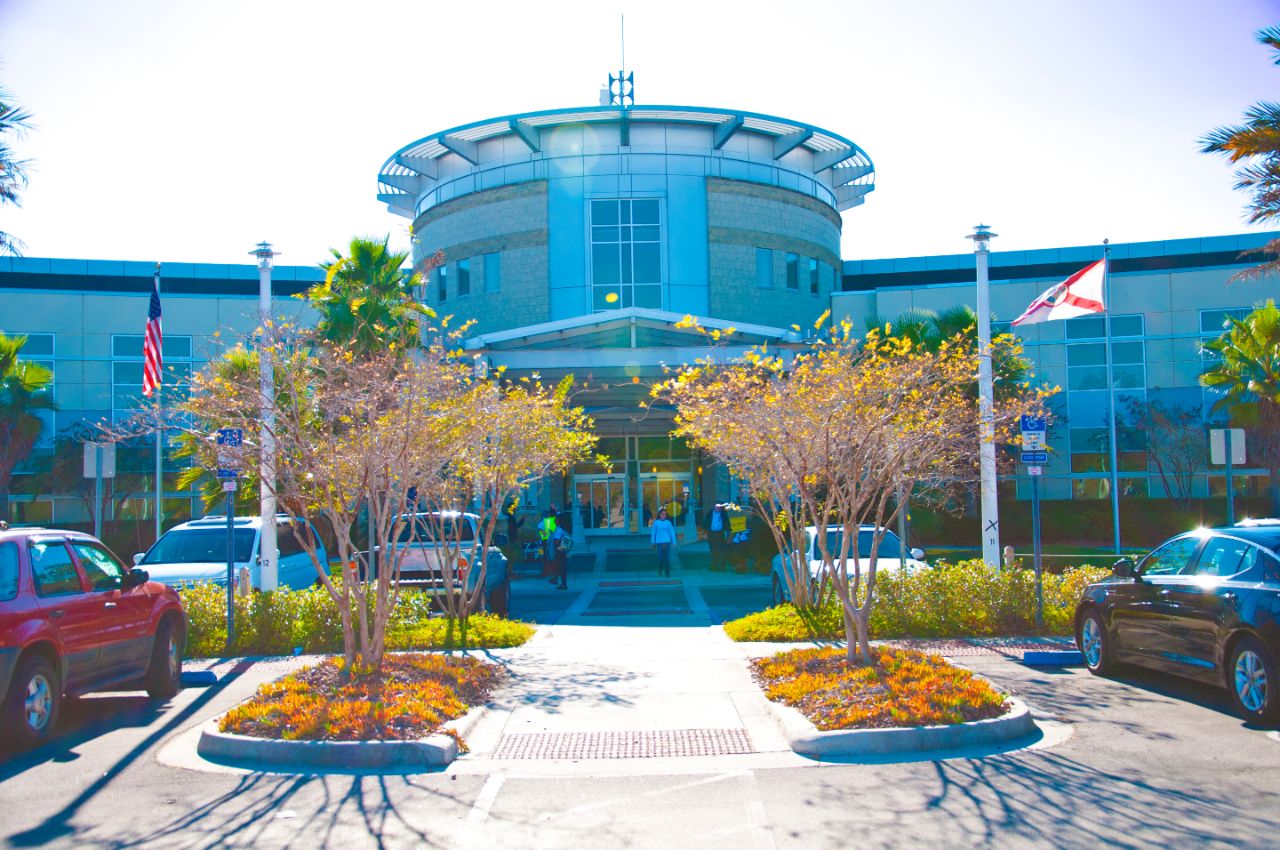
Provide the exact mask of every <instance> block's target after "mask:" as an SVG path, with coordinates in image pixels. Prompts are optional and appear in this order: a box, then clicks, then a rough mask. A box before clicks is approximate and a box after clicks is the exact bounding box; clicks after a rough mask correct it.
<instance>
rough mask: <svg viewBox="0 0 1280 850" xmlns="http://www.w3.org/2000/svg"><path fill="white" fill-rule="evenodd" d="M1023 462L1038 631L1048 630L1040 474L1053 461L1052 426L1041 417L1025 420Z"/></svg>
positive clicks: (1023, 419) (1026, 418)
mask: <svg viewBox="0 0 1280 850" xmlns="http://www.w3.org/2000/svg"><path fill="white" fill-rule="evenodd" d="M1021 425H1022V462H1023V463H1025V464H1027V474H1028V475H1030V476H1031V553H1032V554H1031V557H1032V563H1033V564H1034V565H1035V571H1036V628H1037V629H1042V628H1044V568H1043V566H1042V563H1041V562H1042V560H1043V558H1042V555H1041V552H1040V473H1041V471H1042V469H1041V466H1040V465H1041V464H1043V463H1048V461H1049V440H1048V436H1049V424H1048V423H1047V422H1046V421H1045V419H1044V417H1041V416H1023V417H1022V422H1021Z"/></svg>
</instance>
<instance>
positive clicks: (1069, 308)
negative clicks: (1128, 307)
mask: <svg viewBox="0 0 1280 850" xmlns="http://www.w3.org/2000/svg"><path fill="white" fill-rule="evenodd" d="M1106 274H1107V261H1106V259H1105V258H1104V259H1101V260H1098V261H1097V262H1096V263H1093V264H1091V265H1088V266H1085V267H1084V268H1082V269H1081V270H1080V271H1078V272H1076V273H1075V274H1073V275H1072V276H1071V277H1069V278H1067V279H1066V280H1064V281H1063V282H1062V283H1059V284H1056V285H1054V286H1051V287H1049V288H1048V289H1046V290H1045V291H1044V292H1043V293H1042V294H1041V295H1040V297H1039V298H1037V299H1036V300H1035V301H1032V302H1031V306H1030V307H1028V308H1027V309H1026V311H1025V312H1024V313H1023V314H1022V315H1021V316H1019V317H1018V318H1016V319H1014V320H1013V324H1014V325H1035V324H1039V323H1040V322H1052V321H1054V320H1056V319H1074V318H1075V317H1076V316H1087V315H1088V314H1090V313H1101V312H1104V311H1105V310H1106V309H1107V307H1106V305H1105V304H1103V303H1102V282H1103V280H1105V278H1106Z"/></svg>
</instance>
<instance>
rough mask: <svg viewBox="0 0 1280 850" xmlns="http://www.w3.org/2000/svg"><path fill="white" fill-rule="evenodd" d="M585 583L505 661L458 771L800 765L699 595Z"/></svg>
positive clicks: (671, 588) (670, 588)
mask: <svg viewBox="0 0 1280 850" xmlns="http://www.w3.org/2000/svg"><path fill="white" fill-rule="evenodd" d="M581 583H582V585H583V586H582V587H581V588H580V589H578V590H577V591H576V592H577V598H576V599H575V600H574V601H573V603H572V604H571V605H570V607H569V609H568V611H567V612H566V613H565V614H564V615H563V616H562V617H561V618H560V620H559V621H558V622H556V623H555V624H554V625H550V626H544V627H543V628H542V629H541V630H540V631H539V634H538V635H537V637H535V638H534V639H533V640H532V641H531V642H530V643H528V644H526V645H525V646H524V647H523V648H522V651H520V652H516V653H512V654H511V655H509V656H506V657H505V658H504V663H506V664H507V665H508V666H509V668H510V670H511V673H512V681H511V685H510V686H509V687H508V688H507V689H505V690H504V691H503V692H502V693H500V694H499V695H498V698H497V701H496V702H495V704H494V705H493V706H492V707H491V708H490V710H489V712H488V713H487V714H486V715H485V717H484V718H483V719H482V720H481V721H480V722H479V723H478V724H477V726H476V727H475V728H474V729H472V730H471V732H470V734H469V735H468V736H467V740H468V743H469V744H470V746H471V753H470V754H469V755H468V756H466V757H464V758H463V759H462V760H460V761H459V762H458V763H457V765H456V766H457V767H458V768H459V769H463V770H466V769H467V766H468V765H470V766H472V767H474V768H475V769H477V770H482V771H484V772H491V771H495V770H512V771H522V772H523V771H527V770H530V769H534V770H537V771H538V772H545V771H546V770H547V769H550V768H554V766H555V765H556V764H559V765H562V766H565V767H568V766H570V765H575V764H576V765H578V768H579V769H578V770H574V771H571V772H581V769H582V768H583V767H588V768H590V767H593V766H594V767H596V768H599V769H605V766H606V765H609V766H611V767H610V768H608V771H609V772H629V773H630V772H649V771H650V770H652V769H654V768H655V767H657V766H658V765H657V764H656V762H666V761H667V760H668V759H680V760H681V761H682V762H702V761H703V759H704V758H723V757H724V756H750V755H753V754H775V755H776V756H780V757H783V758H784V759H785V760H786V761H788V762H791V761H792V760H794V759H798V757H797V756H794V754H792V753H791V751H790V749H789V747H788V746H787V743H786V741H785V740H784V739H783V737H782V734H781V732H780V731H779V729H778V728H777V726H776V725H775V723H774V721H773V719H772V717H771V716H770V715H769V712H768V708H767V705H766V703H765V700H764V697H763V695H762V694H761V692H760V689H759V688H758V687H757V686H756V685H755V683H754V682H753V681H752V680H751V676H750V673H749V670H748V666H747V659H746V655H745V653H744V652H743V651H742V650H741V649H740V648H739V647H738V646H736V645H735V644H733V642H732V641H730V640H729V639H728V638H727V637H725V635H724V632H723V631H722V630H721V629H720V628H719V627H717V626H714V625H712V621H711V617H710V615H709V613H708V609H707V606H706V604H705V602H703V600H702V596H701V592H700V589H699V587H698V586H697V585H696V584H694V583H692V582H691V581H681V580H680V579H673V580H669V581H661V580H658V579H656V578H649V577H644V578H642V577H640V576H635V577H632V576H625V575H621V576H620V575H616V574H614V575H610V576H609V577H608V578H607V579H602V580H597V581H591V582H590V583H587V582H581ZM713 583H718V582H715V579H713ZM584 763H585V764H584ZM686 766H687V767H692V766H693V765H692V764H688V765H686ZM704 766H705V765H704ZM724 766H725V765H724V763H723V762H721V763H720V764H719V767H720V768H721V769H723V768H724Z"/></svg>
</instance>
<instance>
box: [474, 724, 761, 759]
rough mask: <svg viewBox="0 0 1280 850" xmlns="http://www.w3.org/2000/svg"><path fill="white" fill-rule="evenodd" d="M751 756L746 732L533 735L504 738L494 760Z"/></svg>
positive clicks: (673, 731)
mask: <svg viewBox="0 0 1280 850" xmlns="http://www.w3.org/2000/svg"><path fill="white" fill-rule="evenodd" d="M750 752H754V750H753V749H752V747H751V739H750V738H749V737H747V730H746V729H672V730H662V731H652V732H533V733H526V734H517V735H503V736H502V739H501V740H500V741H499V742H498V747H497V749H495V750H494V752H493V758H495V759H543V760H549V761H569V760H577V759H648V758H662V757H667V756H726V755H737V754H740V753H750Z"/></svg>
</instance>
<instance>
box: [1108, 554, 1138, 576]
mask: <svg viewBox="0 0 1280 850" xmlns="http://www.w3.org/2000/svg"><path fill="white" fill-rule="evenodd" d="M1111 570H1112V572H1113V573H1115V575H1116V577H1117V578H1137V577H1138V569H1137V567H1135V566H1134V564H1133V559H1132V558H1121V559H1120V560H1118V561H1116V562H1115V564H1114V565H1112V567H1111Z"/></svg>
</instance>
